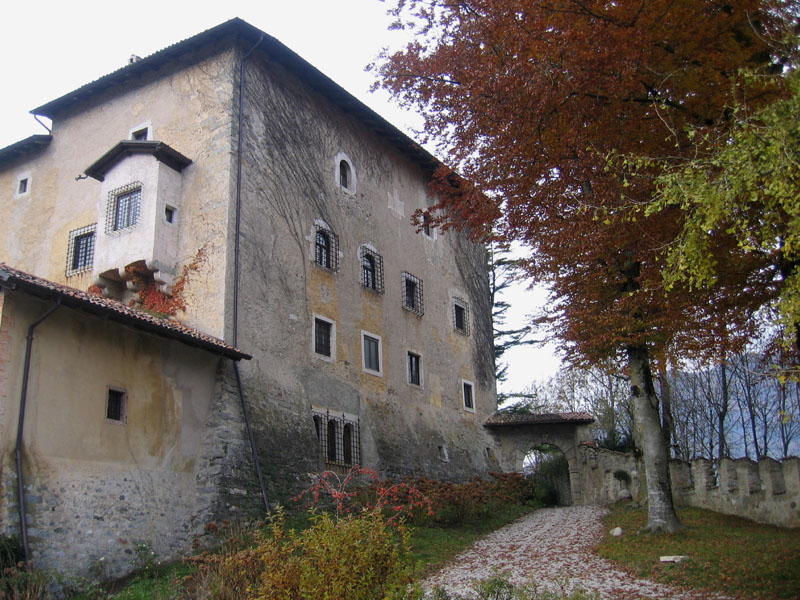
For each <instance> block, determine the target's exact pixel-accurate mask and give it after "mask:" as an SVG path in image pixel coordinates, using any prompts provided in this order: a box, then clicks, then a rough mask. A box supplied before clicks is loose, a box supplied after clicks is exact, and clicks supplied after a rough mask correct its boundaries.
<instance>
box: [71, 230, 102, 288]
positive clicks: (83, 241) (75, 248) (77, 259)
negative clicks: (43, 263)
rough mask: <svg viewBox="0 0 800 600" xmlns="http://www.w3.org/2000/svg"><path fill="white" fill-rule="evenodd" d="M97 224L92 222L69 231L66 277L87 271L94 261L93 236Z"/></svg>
mask: <svg viewBox="0 0 800 600" xmlns="http://www.w3.org/2000/svg"><path fill="white" fill-rule="evenodd" d="M96 228H97V225H96V224H95V223H92V224H91V225H87V226H86V227H81V228H80V229H73V230H72V231H70V232H69V247H68V248H67V270H66V274H67V277H69V276H70V275H76V274H77V273H83V272H84V271H89V270H91V268H92V264H93V263H94V237H95V229H96Z"/></svg>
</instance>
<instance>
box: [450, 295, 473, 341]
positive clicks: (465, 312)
mask: <svg viewBox="0 0 800 600" xmlns="http://www.w3.org/2000/svg"><path fill="white" fill-rule="evenodd" d="M459 313H460V314H461V327H459V323H458V321H459V317H458V315H459ZM469 321H470V318H469V304H468V303H467V301H466V300H464V299H463V298H459V297H458V296H455V297H454V298H453V329H454V330H455V331H456V332H457V333H460V334H461V335H466V336H468V335H469V332H470V322H469Z"/></svg>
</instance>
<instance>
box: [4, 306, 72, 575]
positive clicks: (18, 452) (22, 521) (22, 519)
mask: <svg viewBox="0 0 800 600" xmlns="http://www.w3.org/2000/svg"><path fill="white" fill-rule="evenodd" d="M59 306H61V298H58V299H56V303H55V305H53V306H51V307H50V308H49V309H48V310H47V312H45V313H44V314H43V315H42V316H41V317H39V318H38V319H36V320H35V321H34V322H33V323H31V324H30V326H29V327H28V335H27V343H26V345H25V365H24V367H23V370H22V392H21V393H20V398H19V420H18V421H17V445H16V448H15V450H14V458H15V461H16V464H17V504H18V508H19V529H20V533H21V535H22V547H23V548H24V550H25V564H30V562H31V550H30V546H29V544H28V524H27V522H26V512H25V481H24V479H23V473H22V433H23V430H24V428H25V406H26V404H27V400H28V376H29V374H30V367H31V353H32V349H33V330H34V329H36V328H37V327H38V326H39V325H40V324H41V323H42V321H44V320H45V319H47V318H48V317H49V316H50V315H52V314H53V313H54V312H56V310H58V307H59Z"/></svg>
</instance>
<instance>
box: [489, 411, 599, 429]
mask: <svg viewBox="0 0 800 600" xmlns="http://www.w3.org/2000/svg"><path fill="white" fill-rule="evenodd" d="M562 423H571V424H574V425H584V424H588V423H594V417H593V416H592V415H590V414H589V413H585V412H566V413H538V414H535V413H512V412H503V411H500V412H496V413H494V414H493V415H492V416H491V417H489V418H488V419H486V423H484V425H485V426H486V427H504V426H510V425H556V424H562Z"/></svg>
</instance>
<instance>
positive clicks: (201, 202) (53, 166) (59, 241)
mask: <svg viewBox="0 0 800 600" xmlns="http://www.w3.org/2000/svg"><path fill="white" fill-rule="evenodd" d="M226 46H227V43H226V40H224V39H223V40H220V41H219V43H218V44H217V45H212V46H211V47H208V48H206V49H205V50H204V51H203V54H201V55H199V56H198V55H197V54H192V55H189V56H187V60H186V61H185V62H180V63H169V64H166V65H163V66H162V67H161V68H159V69H156V70H154V71H151V72H150V73H149V74H148V75H147V76H144V77H142V78H141V79H139V80H138V81H131V82H130V84H129V85H128V86H126V87H124V88H123V87H120V86H118V87H115V88H114V89H113V90H112V91H109V92H107V93H105V94H102V95H100V96H99V97H95V98H92V99H91V100H88V101H84V102H80V103H78V104H76V105H75V107H74V108H72V109H70V110H67V111H64V112H63V114H59V115H56V117H55V118H54V121H53V132H52V133H53V140H52V142H51V143H50V145H49V146H48V147H47V148H46V149H44V150H41V151H39V152H37V153H35V154H32V155H31V156H29V157H24V158H22V159H19V160H17V161H16V162H11V163H9V164H5V165H3V166H0V198H1V199H2V202H0V260H3V261H4V262H6V263H8V264H10V265H12V266H14V267H15V268H18V269H21V270H23V271H27V272H29V273H31V274H33V275H37V276H39V277H44V278H46V279H50V280H51V281H56V282H58V283H65V284H67V285H70V286H72V287H77V288H80V289H83V290H86V289H87V288H88V287H89V285H91V284H92V283H93V281H92V279H91V276H90V275H88V274H82V275H76V276H70V277H67V276H66V274H65V271H66V260H67V252H68V244H69V233H70V231H72V230H75V229H78V228H81V227H84V226H86V225H90V224H92V223H98V228H102V227H103V223H104V221H105V213H104V212H101V210H100V209H101V208H103V207H104V206H105V199H104V198H101V186H102V184H101V183H100V182H99V181H96V180H94V179H91V178H88V179H86V178H84V179H80V180H76V177H78V176H79V175H81V174H82V173H83V172H84V170H85V169H86V168H87V167H88V166H89V165H91V164H92V163H94V162H95V161H96V160H97V159H98V158H100V157H101V156H102V155H103V154H104V153H105V152H107V151H108V150H110V149H111V148H112V147H113V146H114V145H115V144H116V143H117V142H119V141H120V140H123V139H130V136H131V133H132V132H133V131H137V130H140V129H142V128H144V127H147V128H148V130H149V139H151V140H159V141H163V142H165V143H167V144H168V145H170V146H171V147H172V148H174V149H175V150H177V151H178V152H180V153H182V154H183V155H185V156H187V157H188V158H190V159H191V160H192V161H193V162H192V164H191V165H190V166H189V167H188V168H186V169H185V170H184V172H183V173H182V194H181V195H182V197H181V201H180V209H179V212H178V214H177V219H178V223H179V224H180V227H178V228H177V234H178V239H177V241H176V242H177V244H176V245H177V250H176V259H175V260H176V264H175V265H174V268H175V271H176V272H178V273H179V272H180V267H182V266H183V265H186V264H188V263H189V262H191V261H192V259H193V258H194V257H195V256H196V255H197V252H198V250H199V249H200V248H204V249H205V260H204V261H203V264H202V266H201V269H200V270H199V271H197V272H196V273H192V276H191V277H190V281H189V283H188V284H187V286H186V291H185V298H186V305H187V310H186V313H185V314H181V319H182V320H184V321H185V322H186V323H187V324H189V325H191V326H193V327H196V328H198V329H200V330H201V331H205V332H207V333H210V334H212V335H215V336H217V337H220V338H223V337H224V336H225V314H226V309H227V305H226V296H225V293H226V288H225V281H226V274H227V271H228V261H229V258H230V257H229V254H228V248H229V246H228V238H229V235H230V232H229V228H230V227H232V224H231V223H230V222H229V213H230V210H231V203H230V199H231V191H232V187H231V186H232V185H233V183H232V181H231V172H232V164H233V163H232V161H233V155H232V149H231V144H232V141H231V140H232V137H231V136H232V123H233V116H232V115H233V113H232V110H233V73H234V70H235V67H234V63H233V60H234V56H233V54H234V53H233V51H232V50H231V49H230V48H226ZM21 173H25V174H26V175H27V176H28V177H29V178H30V179H29V190H28V193H27V194H25V195H23V196H19V195H18V194H16V191H17V187H16V186H17V180H18V177H19V176H20V174H21ZM137 258H138V257H133V258H132V260H136V259H137Z"/></svg>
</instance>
